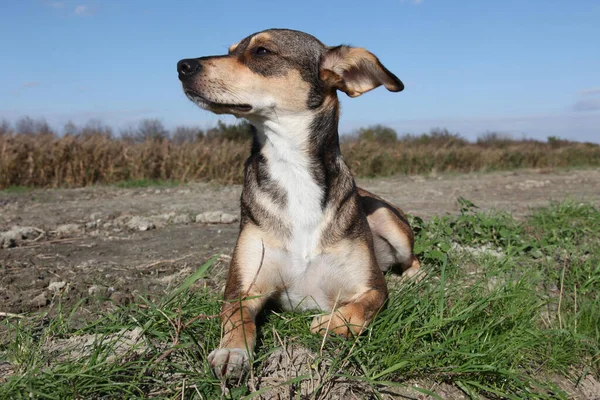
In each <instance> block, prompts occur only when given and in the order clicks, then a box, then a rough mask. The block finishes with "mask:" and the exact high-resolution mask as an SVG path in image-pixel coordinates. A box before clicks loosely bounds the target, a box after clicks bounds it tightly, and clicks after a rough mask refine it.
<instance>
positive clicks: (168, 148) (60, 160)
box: [0, 125, 600, 189]
mask: <svg viewBox="0 0 600 400" xmlns="http://www.w3.org/2000/svg"><path fill="white" fill-rule="evenodd" d="M221 128H222V130H224V131H227V129H229V128H231V127H229V126H226V125H222V126H221ZM240 134H243V135H245V136H240V137H241V138H244V137H245V138H246V139H245V140H241V139H240V137H237V139H235V140H229V139H223V138H222V137H220V136H215V137H200V138H198V139H196V140H194V141H187V142H178V141H176V140H169V139H167V138H162V139H148V140H145V141H141V142H139V141H131V140H128V139H127V138H113V137H111V136H110V135H108V134H105V133H93V132H88V133H87V134H85V135H66V136H62V137H58V136H56V135H54V134H43V135H42V134H40V135H28V134H5V135H0V189H2V188H7V187H11V186H15V185H19V186H26V187H80V186H89V185H94V184H99V183H100V184H114V183H118V182H128V183H127V184H126V185H128V184H134V182H140V185H144V184H146V183H145V182H156V181H178V182H188V181H214V182H219V183H224V184H229V183H241V182H242V181H243V166H244V162H245V160H246V159H247V157H248V155H249V153H250V142H249V138H250V136H249V134H248V133H247V132H241V133H240V132H238V136H239V135H240ZM367 137H368V136H367ZM341 150H342V154H343V155H344V160H345V161H346V163H347V164H348V165H349V167H350V169H351V170H352V172H353V173H354V174H355V175H356V176H358V177H375V176H390V175H394V174H404V175H413V174H430V173H452V172H480V171H493V170H510V169H517V168H567V167H577V168H585V167H598V166H600V145H597V144H592V143H576V142H568V141H561V140H557V139H555V140H550V141H548V142H541V141H535V140H512V139H511V140H508V139H505V140H499V139H498V138H496V137H493V136H492V137H491V138H487V139H486V140H481V141H478V142H477V143H470V142H468V141H466V140H464V139H461V138H460V137H458V136H456V135H452V134H447V133H444V134H438V135H427V134H424V135H421V136H414V137H413V136H407V137H403V138H401V139H395V138H394V140H393V141H391V142H387V141H386V142H382V141H377V140H367V139H360V138H356V137H355V138H350V139H347V138H346V139H345V140H344V141H343V143H342V144H341ZM142 182H144V183H142Z"/></svg>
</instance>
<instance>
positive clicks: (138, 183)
mask: <svg viewBox="0 0 600 400" xmlns="http://www.w3.org/2000/svg"><path fill="white" fill-rule="evenodd" d="M179 184H180V182H178V181H162V180H158V179H145V178H144V179H131V180H125V181H120V182H117V183H115V186H116V187H119V188H147V187H165V188H168V187H175V186H177V185H179Z"/></svg>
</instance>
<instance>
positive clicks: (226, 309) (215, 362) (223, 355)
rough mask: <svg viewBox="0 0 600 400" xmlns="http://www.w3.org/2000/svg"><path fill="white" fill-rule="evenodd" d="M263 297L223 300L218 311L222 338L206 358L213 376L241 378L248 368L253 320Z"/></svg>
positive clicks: (254, 334) (254, 328)
mask: <svg viewBox="0 0 600 400" xmlns="http://www.w3.org/2000/svg"><path fill="white" fill-rule="evenodd" d="M265 302H266V296H261V295H258V294H254V295H253V293H248V295H247V296H245V297H244V298H242V297H239V298H237V299H226V300H225V303H224V304H223V307H222V311H221V321H222V327H223V338H222V339H221V343H220V345H219V348H218V349H215V350H213V351H212V352H211V353H210V355H209V356H208V361H209V363H210V366H211V368H212V369H213V372H214V373H215V376H216V377H217V378H219V379H223V378H234V379H235V378H238V379H240V378H242V377H243V376H244V375H245V373H246V372H247V371H248V369H249V368H250V355H251V354H252V352H253V351H254V345H255V339H256V324H255V318H256V315H257V314H258V312H259V311H260V310H261V309H262V307H263V306H264V304H265Z"/></svg>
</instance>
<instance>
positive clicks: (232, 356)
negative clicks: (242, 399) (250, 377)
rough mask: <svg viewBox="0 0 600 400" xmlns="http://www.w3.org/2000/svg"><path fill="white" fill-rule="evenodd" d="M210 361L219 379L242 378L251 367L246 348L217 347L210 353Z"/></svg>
mask: <svg viewBox="0 0 600 400" xmlns="http://www.w3.org/2000/svg"><path fill="white" fill-rule="evenodd" d="M208 362H209V364H210V367H211V369H212V370H213V372H214V374H215V376H216V377H217V378H219V379H228V380H229V379H232V380H236V379H237V380H241V379H242V378H243V377H244V376H245V375H246V373H247V372H248V370H249V369H250V357H249V356H248V351H247V350H246V349H227V348H226V349H215V350H213V351H212V352H211V353H210V354H209V355H208Z"/></svg>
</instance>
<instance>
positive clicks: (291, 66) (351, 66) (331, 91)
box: [177, 29, 404, 119]
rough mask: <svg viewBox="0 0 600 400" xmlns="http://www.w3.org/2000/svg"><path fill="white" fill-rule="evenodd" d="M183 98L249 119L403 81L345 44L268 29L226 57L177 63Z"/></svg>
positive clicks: (301, 110)
mask: <svg viewBox="0 0 600 400" xmlns="http://www.w3.org/2000/svg"><path fill="white" fill-rule="evenodd" d="M177 71H178V73H179V79H180V80H181V83H182V86H183V90H184V92H185V94H186V95H187V96H188V97H189V98H190V100H192V101H193V102H194V103H196V104H197V105H199V106H200V107H202V108H204V109H207V110H209V111H212V112H214V113H217V114H233V115H235V116H238V117H246V118H249V119H253V117H256V118H269V117H271V116H275V115H280V114H285V113H293V114H297V113H305V112H310V111H314V110H316V109H318V108H320V107H321V106H322V105H323V103H324V102H325V101H326V100H327V99H328V98H334V99H335V98H336V90H341V91H343V92H345V93H346V94H348V96H350V97H356V96H360V95H361V94H363V93H365V92H367V91H369V90H371V89H374V88H376V87H378V86H380V85H384V86H385V87H386V88H387V89H388V90H390V91H392V92H399V91H401V90H402V89H404V85H403V84H402V82H401V81H400V80H399V79H398V78H397V77H396V76H395V75H393V74H392V73H391V72H390V71H388V70H387V69H386V68H385V67H384V66H383V65H382V64H381V63H380V62H379V60H378V59H377V57H375V56H374V55H373V54H371V53H370V52H368V51H367V50H365V49H362V48H355V47H349V46H337V47H327V46H325V45H324V44H323V43H321V42H320V41H319V40H317V39H316V38H315V37H313V36H311V35H308V34H306V33H303V32H299V31H293V30H287V29H269V30H266V31H263V32H259V33H255V34H253V35H250V36H248V37H247V38H245V39H244V40H242V41H241V42H239V43H237V44H234V45H232V46H231V47H230V48H229V52H228V54H227V55H223V56H209V57H200V58H188V59H184V60H181V61H179V62H178V63H177Z"/></svg>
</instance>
